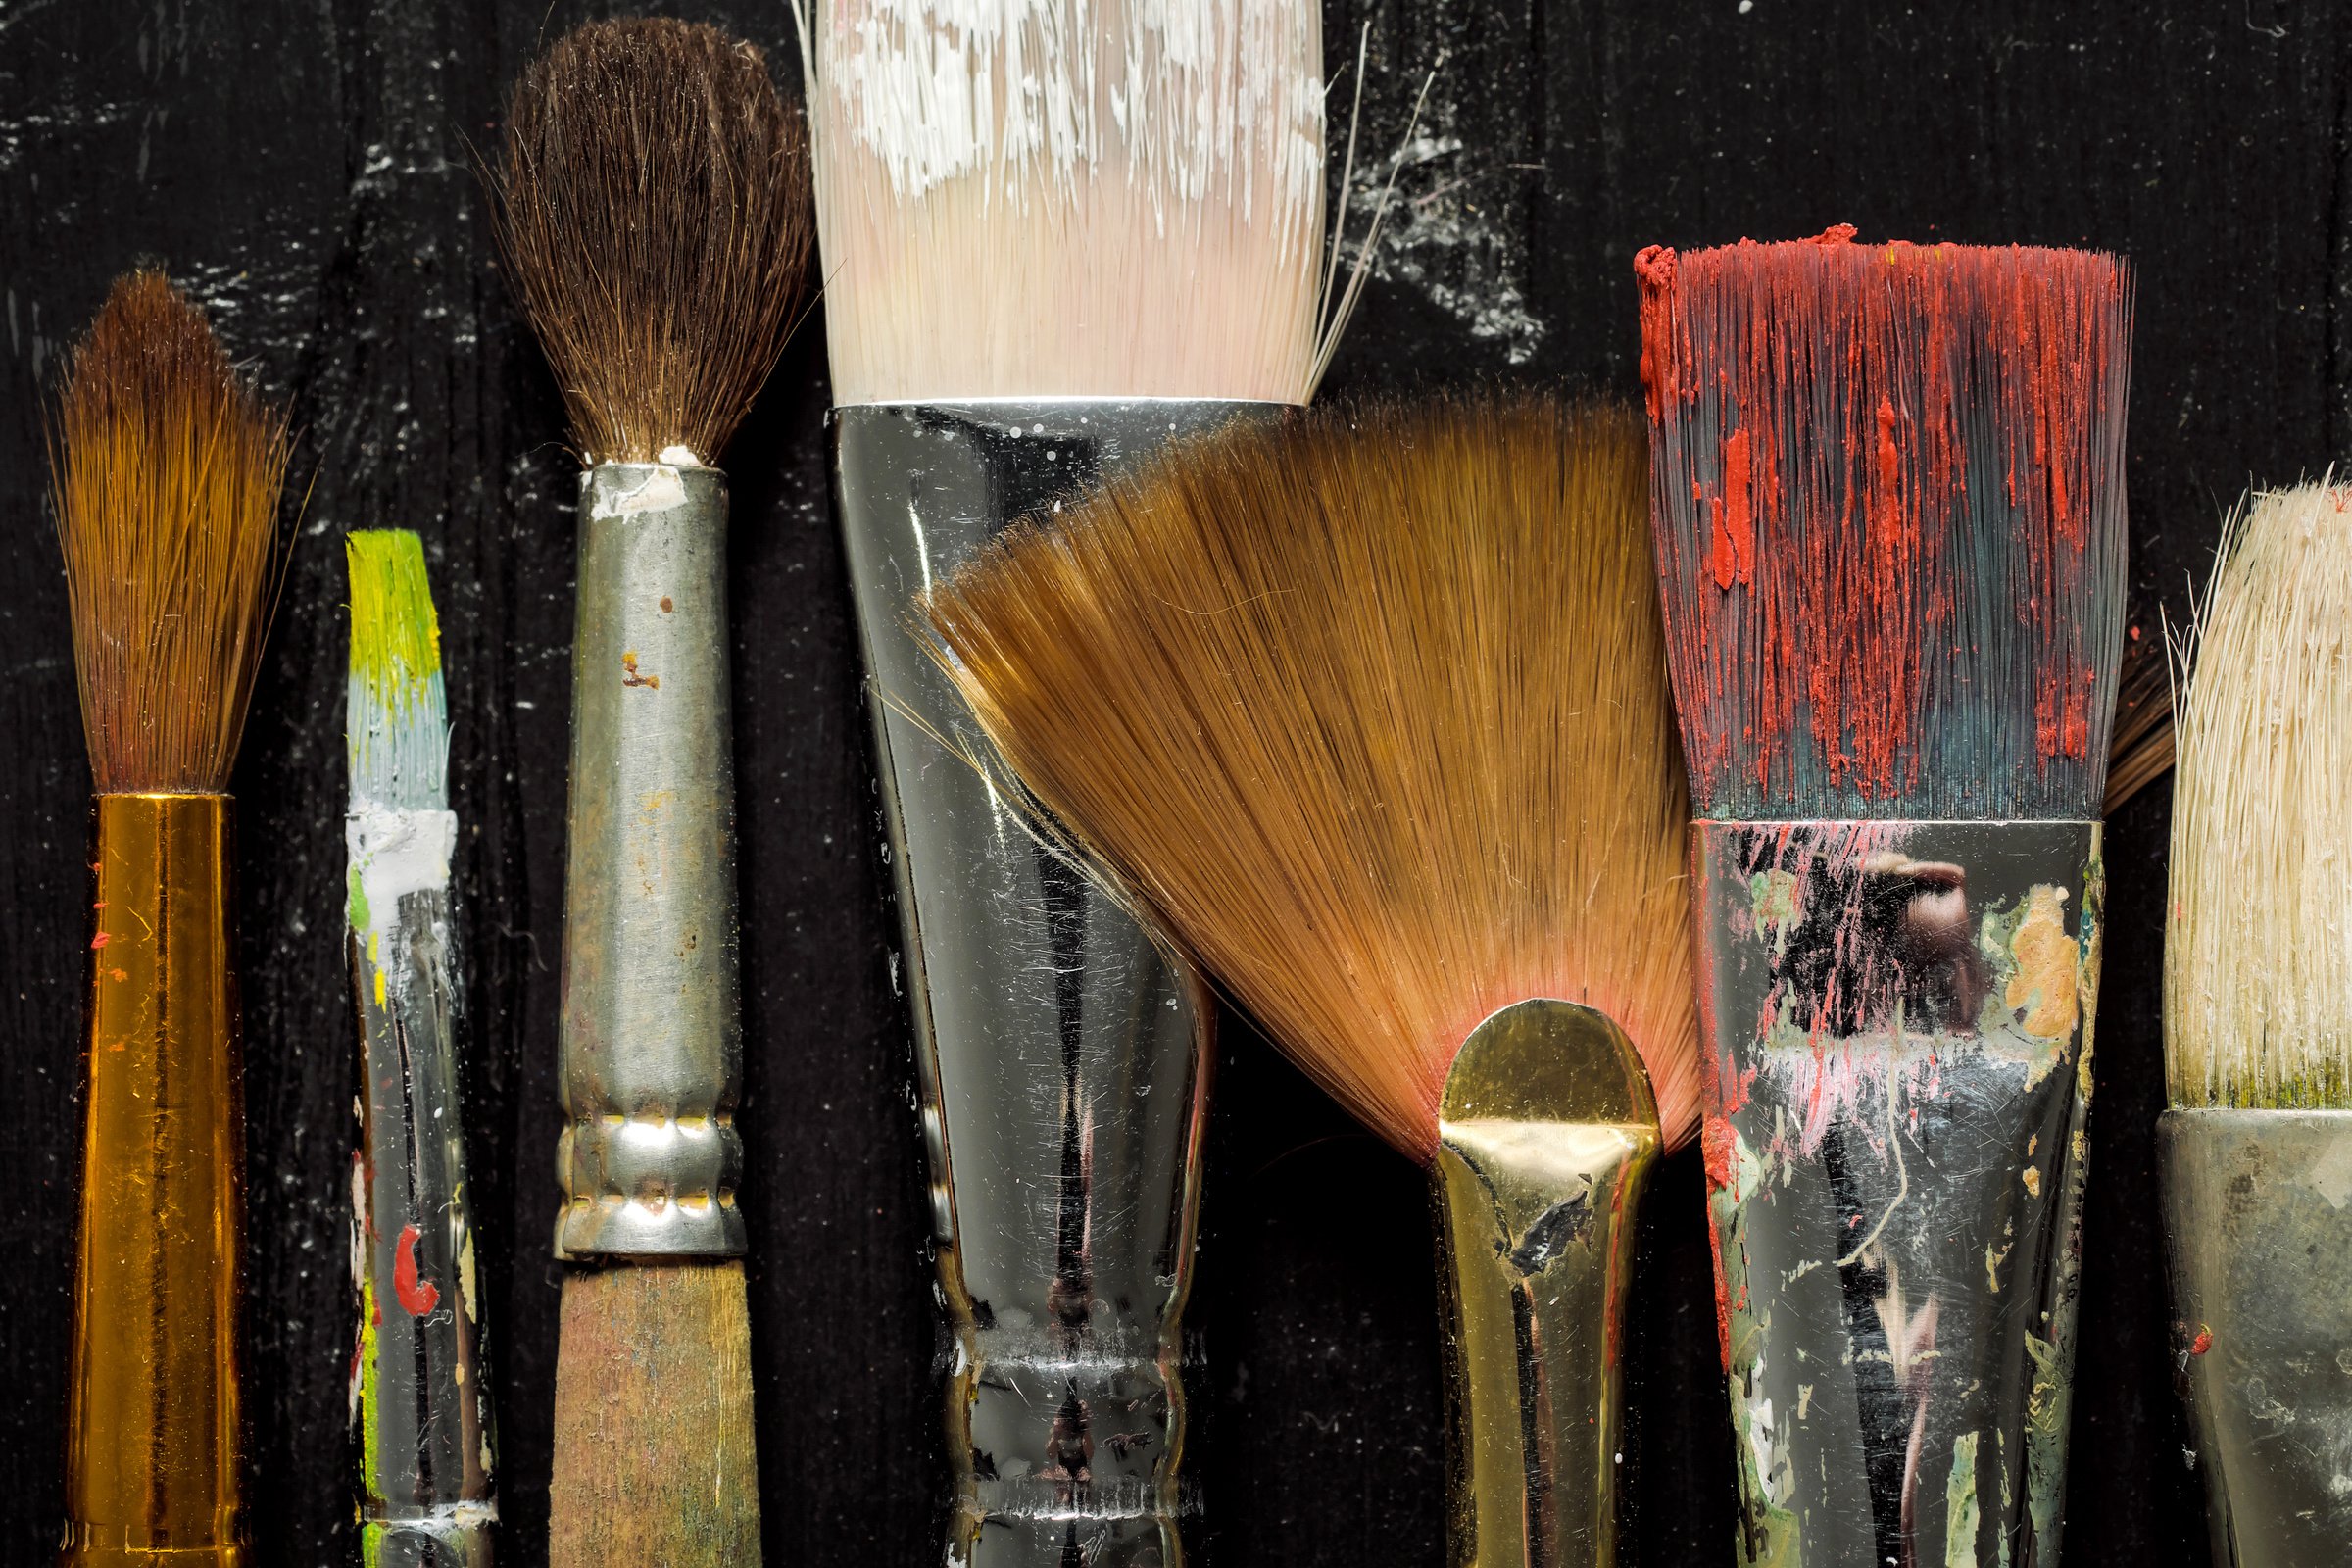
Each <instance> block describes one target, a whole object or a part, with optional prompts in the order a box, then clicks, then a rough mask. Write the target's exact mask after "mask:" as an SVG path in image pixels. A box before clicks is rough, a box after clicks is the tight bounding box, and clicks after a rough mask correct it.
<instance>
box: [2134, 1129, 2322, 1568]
mask: <svg viewBox="0 0 2352 1568" xmlns="http://www.w3.org/2000/svg"><path fill="white" fill-rule="evenodd" d="M2156 1153H2157V1164H2158V1168H2159V1170H2160V1172H2161V1174H2162V1180H2163V1187H2164V1205H2165V1219H2166V1221H2167V1226H2166V1228H2167V1232H2168V1236H2167V1242H2168V1245H2167V1249H2166V1250H2167V1253H2168V1255H2169V1260H2170V1263H2171V1274H2172V1286H2173V1313H2174V1324H2173V1330H2174V1335H2175V1342H2176V1343H2175V1346H2174V1353H2175V1356H2176V1360H2175V1363H2174V1364H2175V1368H2176V1370H2177V1372H2178V1374H2179V1379H2180V1391H2181V1394H2182V1396H2183V1397H2185V1398H2186V1399H2187V1401H2188V1406H2189V1413H2190V1415H2191V1417H2192V1418H2193V1420H2194V1422H2195V1428H2196V1456H2197V1470H2198V1472H2199V1474H2201V1475H2202V1476H2203V1477H2204V1479H2205V1503H2206V1510H2205V1517H2206V1523H2207V1526H2208V1528H2209V1529H2210V1531H2211V1533H2212V1538H2213V1560H2214V1561H2215V1562H2216V1563H2227V1564H2233V1565H2235V1568H2340V1565H2341V1564H2344V1563H2347V1562H2352V1111H2345V1110H2233V1109H2222V1108H2218V1107H2216V1108H2201V1109H2194V1110H2172V1111H2168V1112H2166V1113H2165V1115H2164V1116H2163V1117H2162V1118H2161V1119H2160V1120H2159V1121H2158V1122H2157V1124H2156Z"/></svg>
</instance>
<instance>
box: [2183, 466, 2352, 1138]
mask: <svg viewBox="0 0 2352 1568" xmlns="http://www.w3.org/2000/svg"><path fill="white" fill-rule="evenodd" d="M2193 637H2194V644H2195V647H2194V657H2195V673H2194V676H2193V678H2192V680H2191V682H2190V684H2189V686H2188V689H2187V694H2186V696H2185V698H2184V700H2183V701H2182V702H2181V704H2180V714H2179V717H2178V723H2179V727H2180V762H2179V773H2178V780H2177V782H2176V784H2175V786H2174V796H2173V854H2172V896H2171V900H2170V910H2169V913H2170V916H2171V918H2170V920H2169V922H2168V926H2167V931H2166V936H2165V953H2164V1045H2165V1068H2166V1076H2167V1078H2168V1081H2169V1087H2170V1089H2171V1092H2172V1098H2173V1103H2175V1104H2179V1105H2188V1106H2198V1105H2238V1106H2249V1107H2256V1108H2289V1107H2303V1108H2318V1109H2346V1108H2352V1098H2348V1097H2347V1093H2346V1091H2347V1088H2348V1087H2352V917H2348V916H2347V914H2346V911H2345V900H2344V888H2345V886H2346V883H2347V881H2352V811H2348V810H2347V809H2346V805H2347V801H2346V791H2347V788H2348V785H2347V781H2348V780H2352V489H2348V488H2345V487H2342V486H2338V485H2333V484H2330V483H2328V482H2327V481H2325V480H2323V481H2322V482H2321V483H2318V484H2306V485H2301V486H2298V487H2296V488H2295V489H2292V490H2280V491H2270V492H2264V493H2258V494H2256V495H2254V496H2253V497H2251V498H2250V499H2249V501H2248V503H2247V504H2246V505H2245V506H2244V507H2242V508H2241V509H2240V511H2239V512H2238V514H2237V515H2235V516H2234V517H2232V518H2231V519H2230V521H2229V525H2228V527H2227V528H2226V529H2225V530H2224V535H2223V547H2222V563H2221V565H2220V566H2219V568H2218V569H2217V570H2216V572H2215V574H2214V581H2213V586H2212V589H2211V592H2210V594H2209V596H2208V599H2207V602H2206V603H2205V604H2204V605H2203V606H2202V607H2201V609H2200V613H2198V615H2197V618H2196V625H2195V629H2194V632H2193ZM2180 652H2181V655H2182V661H2183V662H2185V660H2186V656H2187V652H2188V651H2187V650H2185V649H2183V650H2181V651H2180Z"/></svg>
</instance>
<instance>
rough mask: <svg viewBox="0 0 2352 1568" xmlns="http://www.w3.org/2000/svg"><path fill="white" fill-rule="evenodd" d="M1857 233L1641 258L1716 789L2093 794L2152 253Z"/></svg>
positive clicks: (1690, 644) (2058, 804)
mask: <svg viewBox="0 0 2352 1568" xmlns="http://www.w3.org/2000/svg"><path fill="white" fill-rule="evenodd" d="M1852 235H1853V230H1852V229H1850V228H1846V227H1842V226H1841V227H1839V228H1836V229H1832V230H1831V231H1830V232H1829V233H1827V234H1824V235H1822V236H1821V237H1820V238H1818V239H1813V240H1798V241H1793V242H1789V243H1786V244H1773V245H1759V244H1754V243H1752V242H1746V241H1742V242H1741V243H1740V244H1738V245H1732V246H1726V247H1723V248H1721V249H1717V250H1706V251H1698V252H1694V253H1691V254H1688V255H1682V256H1677V255H1676V254H1675V253H1674V252H1673V251H1670V250H1665V249H1660V248H1653V249H1650V250H1647V251H1644V252H1642V255H1641V256H1640V257H1639V258H1637V259H1636V262H1635V268H1636V271H1637V273H1638V274H1639V276H1640V279H1641V285H1642V380H1643V383H1644V385H1645V387H1646V390H1647V393H1648V401H1649V415H1650V422H1651V443H1652V444H1651V455H1652V461H1653V465H1654V466H1653V470H1652V473H1651V481H1650V483H1651V496H1652V520H1653V524H1654V526H1655V529H1656V533H1657V556H1658V575H1659V578H1660V580H1661V583H1662V585H1663V588H1664V597H1665V605H1666V638H1667V650H1668V653H1669V656H1670V658H1671V660H1672V663H1673V667H1674V690H1675V696H1676V698H1677V700H1678V702H1679V704H1680V708H1681V712H1682V722H1683V746H1684V751H1685V754H1686V755H1687V756H1688V758H1689V759H1690V764H1691V798H1692V801H1693V804H1694V806H1695V808H1696V809H1697V811H1698V813H1699V815H1701V816H1702V817H1706V818H1709V819H1713V820H1734V821H1738V820H1760V819H1761V820H1772V819H1780V820H1789V819H1805V818H1854V817H1911V818H1975V819H1983V820H2004V819H2011V818H2037V819H2038V818H2049V819H2076V818H2086V817H2095V816H2096V815H2097V814H2098V812H2099V808H2100V796H2101V791H2102V789H2103V787H2104V781H2105V775H2106V767H2107V750H2108V746H2107V738H2108V737H2107V732H2108V724H2109V721H2110V717H2111V713H2112V710H2113V706H2114V698H2115V673H2116V663H2117V661H2118V659H2119V658H2120V657H2121V648H2122V638H2123V595H2124V403H2125V388H2126V383H2127V381H2128V378H2129V369H2130V360H2131V284H2130V280H2129V277H2128V274H2127V271H2126V269H2125V266H2124V263H2123V262H2122V261H2121V260H2120V259H2118V258H2116V257H2113V256H2107V255H2103V254H2098V253H2094V252H2088V251H2070V250H2043V249H2029V248H2023V247H2015V246H2011V247H1997V248H1996V247H1985V246H1969V245H1908V244H1885V245H1857V244H1854V243H1852Z"/></svg>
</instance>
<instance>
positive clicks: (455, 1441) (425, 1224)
mask: <svg viewBox="0 0 2352 1568" xmlns="http://www.w3.org/2000/svg"><path fill="white" fill-rule="evenodd" d="M387 826H388V828H389V831H391V832H392V833H395V834H400V835H402V836H404V837H405V838H406V839H407V840H408V841H409V842H408V843H405V844H401V845H392V846H386V845H382V844H372V843H369V842H368V835H369V833H370V831H371V830H378V831H380V830H383V829H385V828H387ZM347 837H348V838H349V839H350V841H351V849H352V862H353V871H354V875H353V879H352V884H353V889H354V899H353V906H352V909H351V929H350V932H349V940H348V947H349V952H350V960H351V979H352V1004H353V1008H354V1011H355V1013H356V1015H357V1018H358V1023H359V1037H360V1044H361V1056H362V1059H361V1068H362V1079H361V1094H360V1148H359V1151H358V1153H357V1155H356V1156H355V1158H354V1159H353V1162H352V1208H353V1215H352V1219H353V1236H352V1266H353V1274H354V1278H355V1280H356V1281H357V1284H358V1289H359V1296H360V1302H359V1305H360V1327H359V1345H358V1348H357V1350H356V1352H355V1354H354V1355H353V1357H352V1389H351V1417H352V1420H353V1421H354V1422H355V1423H356V1424H357V1425H358V1428H359V1432H360V1449H361V1465H362V1471H361V1490H362V1496H361V1503H360V1529H361V1537H362V1551H361V1558H362V1560H363V1561H364V1562H367V1563H368V1564H370V1565H374V1568H489V1564H490V1561H491V1532H492V1529H493V1527H494V1526H495V1525H496V1523H497V1520H498V1504H497V1501H496V1500H495V1495H494V1491H493V1485H492V1479H493V1478H492V1468H493V1466H492V1447H491V1445H492V1428H491V1416H490V1380H489V1378H488V1377H487V1375H486V1368H485V1366H484V1364H483V1359H482V1331H481V1319H480V1315H479V1309H478V1301H477V1298H476V1293H475V1286H474V1255H473V1230H472V1222H471V1217H470V1212H469V1203H468V1200H467V1195H466V1147H465V1137H464V1131H463V1126H464V1117H463V1115H462V1114H461V1113H460V1108H459V1093H458V1062H457V1054H456V1037H455V1031H454V1030H453V1028H452V1024H453V1022H454V1020H455V1017H456V1013H457V988H456V985H455V983H454V979H453V975H454V970H453V967H452V961H451V952H450V943H451V936H450V904H449V890H448V886H447V872H446V861H444V868H443V875H442V882H441V885H440V886H422V887H410V888H405V889H400V890H397V891H396V893H395V896H394V898H393V900H392V901H391V902H393V903H394V905H395V907H392V908H372V907H368V903H367V901H366V899H365V898H364V896H363V895H362V894H361V893H360V889H361V888H362V887H363V886H364V885H365V881H364V879H365V875H366V870H365V868H366V867H367V865H368V860H369V858H370V857H372V856H374V855H377V854H380V853H383V852H385V851H386V850H387V849H389V850H391V851H392V852H393V853H398V852H399V851H401V850H403V849H408V850H412V851H414V850H415V848H416V846H417V844H418V843H419V842H422V841H425V840H428V839H429V840H430V841H431V843H430V844H428V845H426V847H425V849H424V853H426V854H433V853H436V852H437V853H438V854H439V855H440V856H443V857H446V855H447V853H448V847H449V846H450V845H451V844H452V843H454V841H455V839H456V818H455V817H454V816H452V815H451V814H450V813H449V812H447V811H433V810H417V811H402V812H387V813H382V814H380V815H371V816H366V817H361V816H355V817H352V818H349V819H347ZM379 896H380V895H379Z"/></svg>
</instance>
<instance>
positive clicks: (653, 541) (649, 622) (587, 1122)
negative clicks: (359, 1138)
mask: <svg viewBox="0 0 2352 1568" xmlns="http://www.w3.org/2000/svg"><path fill="white" fill-rule="evenodd" d="M726 554H727V482H726V478H725V476H724V475H723V474H721V473H720V472H719V471H718V470H717V469H715V468H707V467H699V466H693V465H690V464H679V465H671V464H666V463H608V464H604V465H602V466H598V467H595V468H591V469H589V470H588V471H587V472H586V473H584V474H582V475H581V479H580V569H579V588H578V623H577V628H576V630H575V632H574V635H573V639H572V657H571V704H572V706H571V794H570V808H569V819H568V828H567V842H566V845H565V863H564V975H563V993H564V1001H563V1016H562V1022H561V1026H560V1033H559V1037H558V1051H559V1058H560V1059H559V1063H558V1076H559V1079H560V1082H561V1084H562V1089H563V1096H564V1111H565V1113H566V1117H567V1123H568V1124H567V1125H566V1126H565V1128H564V1135H563V1140H562V1142H561V1143H560V1145H559V1146H558V1148H557V1151H556V1171H557V1178H558V1180H559V1181H561V1182H562V1184H563V1186H564V1209H563V1212H562V1214H561V1215H560V1216H559V1217H558V1219H557V1222H556V1253H557V1255H558V1256H559V1257H571V1258H581V1257H592V1256H598V1255H604V1256H616V1257H617V1256H627V1257H732V1256H739V1255H741V1253H742V1252H743V1250H744V1226H743V1215H742V1213H741V1211H740V1210H739V1209H738V1208H737V1207H736V1204H735V1192H736V1187H737V1184H738V1183H739V1182H740V1181H741V1179H742V1171H743V1143H742V1138H741V1135H740V1134H739V1133H738V1132H737V1131H736V1128H735V1105H736V1100H737V1097H738V1095H739V1094H740V1092H741V1086H742V1080H743V1020H742V1009H741V1006H740V980H739V976H738V971H737V965H738V962H739V958H738V953H737V946H738V937H737V929H736V907H735V764H734V747H733V742H732V738H731V737H732V730H731V727H730V724H729V720H728V710H727V704H728V699H729V681H728V675H727V583H726Z"/></svg>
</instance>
